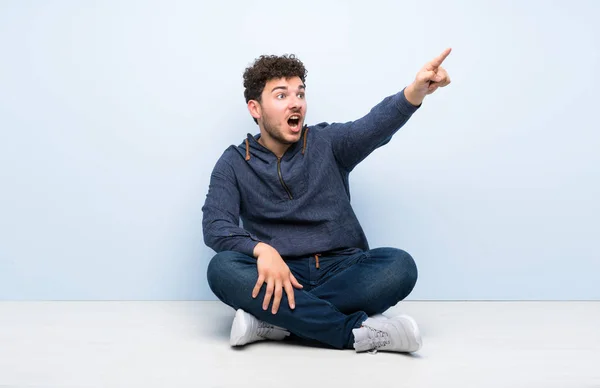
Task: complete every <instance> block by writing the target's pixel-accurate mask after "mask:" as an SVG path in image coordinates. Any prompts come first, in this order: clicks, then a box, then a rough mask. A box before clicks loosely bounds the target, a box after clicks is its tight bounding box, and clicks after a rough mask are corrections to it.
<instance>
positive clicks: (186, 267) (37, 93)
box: [0, 0, 600, 300]
mask: <svg viewBox="0 0 600 388" xmlns="http://www.w3.org/2000/svg"><path fill="white" fill-rule="evenodd" d="M490 4H492V3H491V2H479V1H464V2H447V1H441V0H437V1H433V2H414V1H411V2H408V1H406V2H399V1H369V2H365V1H337V2H333V1H326V2H322V3H321V2H317V1H303V2H302V4H301V5H299V4H298V3H297V2H295V3H292V2H280V1H271V2H260V1H257V2H242V1H238V2H222V3H218V2H210V3H209V4H207V5H203V4H202V2H196V1H175V2H173V1H162V2H158V1H155V2H146V1H102V2H78V1H53V2H50V1H49V2H45V1H28V2H25V1H2V2H1V3H0V53H1V54H2V59H0V185H1V190H0V299H16V300H25V299H214V296H213V295H212V293H211V292H210V290H209V288H208V287H207V285H206V283H205V271H206V266H207V264H208V260H209V259H210V257H211V255H212V254H213V253H212V251H211V250H210V249H208V248H207V247H205V246H204V243H203V240H202V230H201V206H202V204H203V201H204V196H205V194H206V190H207V185H208V180H209V174H210V171H211V169H212V167H213V165H214V162H215V161H216V159H217V158H218V156H219V155H220V154H221V153H222V151H223V150H224V149H225V148H226V147H227V146H228V145H229V144H232V143H234V144H238V143H240V142H241V141H242V139H243V138H244V136H245V134H246V133H248V132H252V133H255V132H256V131H257V127H256V126H255V125H254V123H253V122H252V120H251V118H250V116H249V114H248V113H247V110H246V108H245V104H244V100H243V96H242V92H243V89H242V82H241V74H242V72H243V70H244V68H245V67H246V66H247V65H248V64H249V63H250V62H251V61H252V60H253V59H254V58H255V57H257V56H258V55H260V54H262V53H276V54H282V53H288V52H294V53H296V54H297V55H298V56H299V57H300V58H301V59H302V60H303V61H304V62H305V64H306V66H307V68H308V79H307V86H308V91H307V93H308V94H307V96H308V104H309V110H308V112H309V114H308V118H307V121H308V123H316V122H320V121H330V122H331V121H347V120H352V119H356V118H358V117H360V116H362V115H363V114H365V113H366V112H367V111H368V110H369V109H370V108H371V107H372V106H373V105H374V104H376V103H377V102H379V101H380V100H381V99H382V98H383V97H385V96H387V95H389V94H392V93H395V92H396V91H398V90H400V89H401V88H402V87H404V86H405V85H406V84H408V83H409V82H411V81H412V79H413V77H414V75H415V73H416V72H417V71H418V70H419V68H420V67H421V66H422V65H423V64H424V63H425V62H426V61H427V60H429V59H431V58H433V57H434V56H435V55H437V54H438V53H440V52H441V51H442V50H443V49H444V48H445V47H452V48H453V50H454V51H453V53H452V54H451V56H450V57H449V58H448V59H447V63H446V67H447V69H448V70H449V72H450V74H451V76H452V80H453V83H452V85H451V86H450V87H449V88H447V89H445V90H440V91H439V92H438V93H436V94H434V95H433V96H430V97H428V99H427V100H426V102H425V104H424V105H423V107H422V109H421V110H420V111H419V112H418V113H417V114H416V115H415V116H414V117H413V119H412V120H411V121H410V122H409V123H408V124H407V125H406V127H405V128H404V129H403V130H402V131H401V132H399V133H398V134H397V136H396V137H395V138H394V139H393V141H392V142H391V143H390V144H388V145H387V146H385V147H384V148H382V149H380V150H378V151H377V152H375V153H374V154H373V155H372V156H371V157H370V158H368V159H367V160H366V161H365V162H364V163H363V164H362V165H360V166H359V167H358V168H357V169H356V170H355V172H354V173H353V175H352V181H351V185H352V189H353V201H354V204H355V207H356V211H357V213H358V215H359V218H360V219H361V221H362V222H363V225H364V227H365V230H366V232H367V235H368V236H369V238H370V242H371V245H372V246H381V245H386V246H397V247H401V248H403V249H405V250H407V251H408V252H410V253H411V254H412V255H413V256H414V257H415V259H416V260H417V262H418V264H419V268H420V281H419V283H418V285H417V287H416V289H415V291H414V293H413V294H412V295H411V299H599V298H600V285H599V284H600V282H599V279H600V276H599V274H600V253H599V252H600V249H599V248H598V243H599V240H600V239H599V237H600V225H599V224H600V221H599V220H600V205H599V200H600V152H599V150H600V125H599V124H598V119H597V117H598V112H599V106H600V98H599V97H598V90H600V81H599V79H600V77H599V76H598V69H600V27H599V26H598V22H597V21H598V17H599V16H600V4H599V3H597V2H595V1H574V2H567V1H562V2H546V1H528V2H523V3H522V4H519V3H516V2H501V1H498V2H495V4H494V5H490Z"/></svg>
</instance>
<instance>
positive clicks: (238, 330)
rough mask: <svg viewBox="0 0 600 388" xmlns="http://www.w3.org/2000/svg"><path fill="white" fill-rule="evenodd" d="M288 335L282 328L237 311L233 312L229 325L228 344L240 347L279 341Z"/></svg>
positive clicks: (240, 310) (242, 311)
mask: <svg viewBox="0 0 600 388" xmlns="http://www.w3.org/2000/svg"><path fill="white" fill-rule="evenodd" d="M288 335H290V332H289V331H287V330H285V329H284V328H281V327H278V326H274V325H271V324H269V323H267V322H263V321H259V320H258V319H256V317H254V316H253V315H251V314H248V313H247V312H245V311H244V310H242V309H239V310H237V311H236V312H235V318H234V319H233V324H232V325H231V334H230V336H229V344H230V345H231V346H241V345H246V344H249V343H251V342H256V341H264V340H275V341H280V340H282V339H284V338H285V337H287V336H288Z"/></svg>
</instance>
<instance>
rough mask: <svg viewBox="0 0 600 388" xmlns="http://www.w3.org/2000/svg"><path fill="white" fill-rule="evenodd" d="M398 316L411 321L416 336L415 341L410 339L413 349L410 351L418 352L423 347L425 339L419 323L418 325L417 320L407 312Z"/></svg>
mask: <svg viewBox="0 0 600 388" xmlns="http://www.w3.org/2000/svg"><path fill="white" fill-rule="evenodd" d="M397 318H403V319H406V320H407V321H409V322H410V325H411V326H412V330H413V335H414V336H415V342H412V341H409V342H411V344H410V349H411V350H409V352H416V351H417V350H419V349H421V347H422V346H423V339H422V338H421V331H420V330H419V325H417V321H415V320H414V319H413V318H412V317H411V316H409V315H405V314H402V315H398V317H397ZM413 349H414V350H413Z"/></svg>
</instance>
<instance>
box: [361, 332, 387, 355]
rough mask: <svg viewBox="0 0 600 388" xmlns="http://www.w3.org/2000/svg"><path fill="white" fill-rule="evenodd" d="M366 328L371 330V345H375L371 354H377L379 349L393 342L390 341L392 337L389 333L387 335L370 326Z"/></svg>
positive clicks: (370, 351)
mask: <svg viewBox="0 0 600 388" xmlns="http://www.w3.org/2000/svg"><path fill="white" fill-rule="evenodd" d="M364 327H366V328H367V329H369V331H370V334H369V337H370V339H371V343H372V344H373V349H371V350H369V353H371V354H375V353H377V349H379V348H381V347H384V346H385V345H389V344H390V343H392V341H391V340H390V335H389V334H388V333H385V332H383V331H381V330H375V329H373V328H372V327H369V326H364Z"/></svg>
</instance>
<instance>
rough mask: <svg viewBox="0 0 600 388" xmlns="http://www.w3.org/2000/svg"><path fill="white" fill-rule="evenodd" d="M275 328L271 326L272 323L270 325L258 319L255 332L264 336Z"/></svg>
mask: <svg viewBox="0 0 600 388" xmlns="http://www.w3.org/2000/svg"><path fill="white" fill-rule="evenodd" d="M274 329H275V327H273V325H270V324H268V323H266V322H264V321H260V322H259V323H258V330H256V334H257V335H258V336H259V337H264V338H266V337H267V336H268V335H269V334H271V332H272V331H273V330H274Z"/></svg>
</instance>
